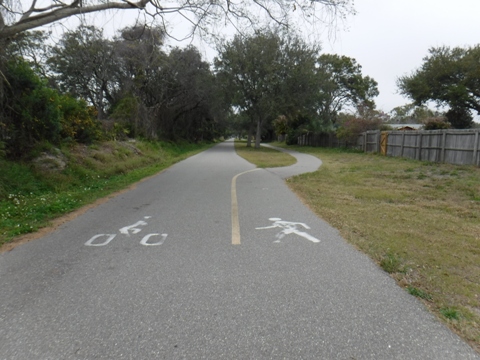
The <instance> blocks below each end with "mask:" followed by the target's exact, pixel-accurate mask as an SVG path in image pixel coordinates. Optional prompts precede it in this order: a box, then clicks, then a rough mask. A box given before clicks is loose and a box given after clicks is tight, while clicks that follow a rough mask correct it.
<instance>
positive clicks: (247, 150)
mask: <svg viewBox="0 0 480 360" xmlns="http://www.w3.org/2000/svg"><path fill="white" fill-rule="evenodd" d="M235 150H236V151H237V154H239V155H240V156H241V157H243V158H244V159H245V160H247V161H248V162H251V163H252V164H255V165H257V167H259V168H266V167H283V166H289V165H293V164H295V163H296V162H297V160H296V159H295V158H294V157H293V156H291V155H289V154H287V153H283V152H281V151H277V150H274V149H272V148H268V147H265V146H262V147H260V148H259V149H255V148H254V147H247V142H246V141H237V140H236V141H235Z"/></svg>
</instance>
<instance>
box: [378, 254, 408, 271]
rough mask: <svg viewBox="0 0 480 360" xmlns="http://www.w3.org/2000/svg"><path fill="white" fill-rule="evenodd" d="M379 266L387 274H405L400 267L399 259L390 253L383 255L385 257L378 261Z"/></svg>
mask: <svg viewBox="0 0 480 360" xmlns="http://www.w3.org/2000/svg"><path fill="white" fill-rule="evenodd" d="M380 266H381V268H382V269H383V270H385V271H386V272H387V273H389V274H394V273H404V272H405V269H404V267H403V266H402V261H401V259H400V258H399V257H398V256H397V255H395V254H392V253H387V254H385V256H384V257H383V258H382V260H381V261H380Z"/></svg>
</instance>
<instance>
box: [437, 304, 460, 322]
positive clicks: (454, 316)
mask: <svg viewBox="0 0 480 360" xmlns="http://www.w3.org/2000/svg"><path fill="white" fill-rule="evenodd" d="M440 313H441V314H442V315H443V316H445V317H446V318H447V319H449V320H459V319H460V313H459V312H458V310H457V309H455V308H453V307H444V308H441V309H440Z"/></svg>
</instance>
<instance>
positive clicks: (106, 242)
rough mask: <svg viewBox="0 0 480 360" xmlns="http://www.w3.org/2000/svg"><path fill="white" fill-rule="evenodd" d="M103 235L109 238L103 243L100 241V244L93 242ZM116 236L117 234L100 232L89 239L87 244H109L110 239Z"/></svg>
mask: <svg viewBox="0 0 480 360" xmlns="http://www.w3.org/2000/svg"><path fill="white" fill-rule="evenodd" d="M102 236H107V240H105V241H104V242H103V243H99V244H94V243H93V242H94V241H95V240H96V239H98V238H100V237H102ZM115 236H116V234H98V235H95V236H93V237H92V238H91V239H90V240H88V241H87V242H86V243H85V245H86V246H105V245H108V243H109V242H110V241H112V240H113V238H114V237H115Z"/></svg>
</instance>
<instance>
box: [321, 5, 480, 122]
mask: <svg viewBox="0 0 480 360" xmlns="http://www.w3.org/2000/svg"><path fill="white" fill-rule="evenodd" d="M355 9H356V10H357V15H355V16H353V17H350V18H349V19H348V20H347V22H346V26H347V27H348V31H343V30H341V29H340V30H339V31H338V33H337V36H336V39H331V40H328V39H325V40H324V41H323V51H324V52H329V53H337V54H341V55H346V56H349V57H352V58H355V59H356V60H357V62H358V63H359V64H360V65H361V66H362V69H363V74H364V75H368V76H370V77H372V78H374V79H375V80H376V81H377V82H378V88H379V91H380V95H379V96H378V98H377V99H376V103H377V108H378V109H380V110H383V111H385V112H389V111H390V110H392V109H393V108H394V107H396V106H401V105H404V104H406V103H408V102H410V100H408V99H406V98H404V97H402V96H401V95H399V94H398V93H397V88H396V79H397V78H398V77H399V76H402V75H408V74H410V73H411V72H412V71H413V70H415V69H417V68H419V67H420V66H421V65H422V59H423V58H424V57H425V56H426V55H427V53H428V49H429V48H431V47H438V46H443V45H446V46H451V47H455V46H460V47H464V46H473V45H476V44H479V43H480V18H479V17H480V0H455V1H451V0H450V1H447V0H355Z"/></svg>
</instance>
